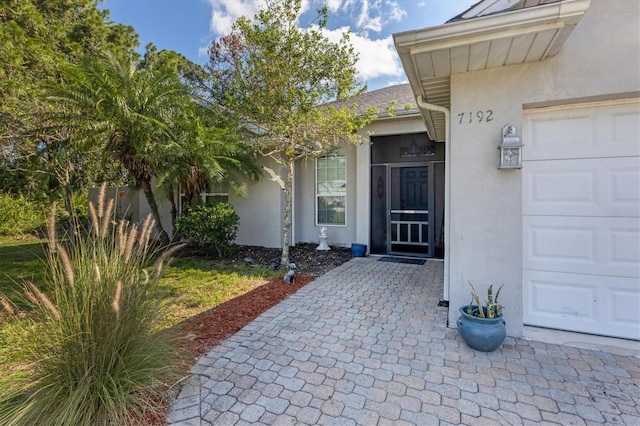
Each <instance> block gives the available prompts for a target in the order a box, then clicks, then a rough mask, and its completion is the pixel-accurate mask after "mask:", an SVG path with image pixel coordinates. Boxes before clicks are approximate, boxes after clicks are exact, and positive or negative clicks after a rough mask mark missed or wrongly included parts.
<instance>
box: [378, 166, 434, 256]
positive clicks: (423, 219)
mask: <svg viewBox="0 0 640 426" xmlns="http://www.w3.org/2000/svg"><path fill="white" fill-rule="evenodd" d="M389 182H390V191H389V198H390V203H389V206H390V209H389V214H388V218H389V226H388V229H389V231H390V238H389V241H388V251H389V253H392V254H412V255H420V256H428V255H430V254H431V253H430V250H429V236H430V232H429V230H430V229H429V195H430V191H429V190H428V188H429V186H428V184H429V168H428V167H427V166H417V167H416V166H409V167H406V166H400V167H391V179H390V181H389Z"/></svg>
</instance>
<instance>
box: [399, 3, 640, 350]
mask: <svg viewBox="0 0 640 426" xmlns="http://www.w3.org/2000/svg"><path fill="white" fill-rule="evenodd" d="M639 17H640V2H637V1H626V0H609V1H602V0H560V1H547V0H483V1H480V2H478V3H477V4H476V5H474V6H473V7H472V8H470V9H469V10H467V11H466V12H464V13H462V14H461V15H459V16H457V17H455V18H454V19H452V20H451V21H449V22H447V23H445V24H443V25H441V26H438V27H432V28H425V29H418V30H414V31H408V32H404V33H400V34H395V35H394V41H395V45H396V48H397V50H398V53H399V55H400V58H401V60H402V64H403V67H404V69H405V72H406V74H407V76H408V79H409V82H410V84H411V88H412V90H413V92H414V94H415V95H416V97H417V99H418V102H417V103H418V104H419V106H420V108H421V112H422V115H423V117H424V120H425V123H426V127H427V133H428V135H429V137H430V138H432V139H433V140H435V141H436V142H437V143H444V144H445V146H446V183H445V188H446V195H445V218H444V222H445V235H444V239H445V241H446V242H447V244H446V246H445V263H446V265H445V293H447V295H446V298H447V299H448V300H449V301H450V303H451V309H450V310H449V323H450V324H451V325H452V326H455V320H456V318H457V316H458V311H457V308H458V307H459V306H462V305H464V304H467V303H468V302H469V290H468V284H467V281H471V282H473V283H474V284H475V285H476V286H480V287H483V288H486V286H488V285H489V284H504V289H503V290H502V293H501V301H502V303H503V304H504V305H505V306H506V309H505V311H504V314H505V317H506V322H507V331H508V334H509V335H512V336H519V335H521V333H522V329H523V325H524V324H526V325H532V326H538V327H546V328H552V329H562V330H569V331H576V332H582V333H591V334H597V335H605V336H614V337H621V338H626V339H635V340H639V339H640V157H639V154H640V102H639V99H640V98H639V97H640V18H639ZM507 124H512V125H513V126H515V130H516V135H517V136H518V137H519V138H520V142H521V143H522V144H523V147H522V148H521V155H522V157H521V159H522V163H521V168H505V169H499V168H498V167H499V164H500V163H499V160H500V158H499V157H500V152H499V151H498V150H497V149H496V148H497V147H498V146H499V145H500V144H501V138H502V129H503V127H504V126H505V125H507Z"/></svg>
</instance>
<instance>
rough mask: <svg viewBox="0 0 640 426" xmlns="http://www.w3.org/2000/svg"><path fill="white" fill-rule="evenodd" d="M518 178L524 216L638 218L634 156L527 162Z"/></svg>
mask: <svg viewBox="0 0 640 426" xmlns="http://www.w3.org/2000/svg"><path fill="white" fill-rule="evenodd" d="M522 179H523V203H522V209H523V214H524V215H562V216H623V217H640V211H639V209H638V205H639V204H640V160H638V158H637V157H622V158H599V159H583V160H548V161H530V162H526V163H525V167H523V176H522Z"/></svg>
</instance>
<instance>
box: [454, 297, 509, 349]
mask: <svg viewBox="0 0 640 426" xmlns="http://www.w3.org/2000/svg"><path fill="white" fill-rule="evenodd" d="M466 308H467V305H465V306H462V307H461V308H460V318H458V332H459V333H460V336H461V337H462V340H464V342H465V343H466V344H467V345H468V346H469V347H470V348H473V349H476V350H478V351H483V352H491V351H494V350H496V349H497V348H498V347H499V346H500V345H501V344H502V342H504V338H505V337H507V327H506V324H505V322H504V319H503V318H502V315H501V316H499V317H497V318H480V317H474V316H473V315H469V314H467V313H466V312H465V311H464V310H465V309H466ZM472 308H473V309H478V306H476V305H472Z"/></svg>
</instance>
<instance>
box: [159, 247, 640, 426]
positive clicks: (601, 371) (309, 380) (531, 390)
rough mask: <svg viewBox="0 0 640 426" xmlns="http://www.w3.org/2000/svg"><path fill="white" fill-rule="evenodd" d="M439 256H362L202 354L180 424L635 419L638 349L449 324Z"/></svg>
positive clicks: (178, 409) (639, 415)
mask: <svg viewBox="0 0 640 426" xmlns="http://www.w3.org/2000/svg"><path fill="white" fill-rule="evenodd" d="M442 266H443V264H442V262H439V261H427V262H426V263H425V265H422V266H421V265H407V264H397V263H387V262H379V261H377V258H374V257H368V258H357V259H353V260H352V261H350V262H348V263H346V264H344V265H342V266H340V267H338V268H336V269H335V270H333V271H331V272H329V273H327V274H326V275H324V276H322V277H320V278H318V279H317V280H315V281H314V282H312V283H310V284H308V285H307V286H305V287H304V288H302V289H301V290H299V291H298V292H297V293H296V294H295V295H293V296H291V297H289V298H288V299H286V300H285V301H283V302H282V303H280V304H279V305H277V306H276V307H274V308H272V309H270V310H269V311H267V312H265V313H264V314H262V315H261V316H260V317H258V318H257V319H256V320H255V321H253V322H252V323H250V324H249V325H247V326H246V327H244V328H243V329H242V330H241V331H240V332H238V333H237V334H235V335H234V336H232V337H231V338H229V339H227V340H226V341H224V342H223V343H222V344H220V345H219V346H217V347H216V348H214V349H212V350H211V351H210V352H209V353H208V354H206V355H204V356H202V357H201V358H200V359H199V361H198V363H197V364H196V365H195V366H194V367H193V368H192V370H191V371H192V376H191V378H190V379H189V380H188V382H187V383H186V385H185V386H184V387H183V389H182V391H181V392H180V395H179V397H178V399H177V400H176V401H175V403H174V405H173V407H172V410H171V413H170V416H169V423H170V424H175V425H178V424H180V425H240V424H267V425H271V424H288V425H293V424H310V425H311V424H324V425H356V424H361V425H385V424H393V425H401V424H414V425H437V424H476V425H490V424H502V425H520V424H561V425H569V424H571V425H583V424H603V423H606V424H627V425H640V411H639V407H640V388H639V386H640V361H639V359H638V357H633V356H616V355H613V354H609V353H605V352H599V351H594V350H585V349H577V348H574V347H569V346H559V345H550V344H544V343H540V342H534V341H526V340H521V339H517V340H516V339H512V338H507V340H506V341H505V343H504V344H503V346H502V347H501V348H500V349H498V350H497V351H495V352H492V353H490V354H486V353H482V352H476V351H473V350H471V349H469V348H468V347H466V345H465V344H464V343H462V341H461V340H460V338H459V337H458V333H457V331H456V330H452V329H448V328H446V311H445V310H444V309H443V308H437V302H438V300H439V298H440V297H441V294H442Z"/></svg>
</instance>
